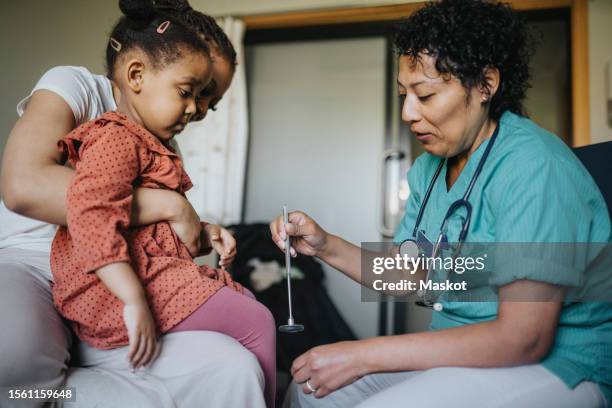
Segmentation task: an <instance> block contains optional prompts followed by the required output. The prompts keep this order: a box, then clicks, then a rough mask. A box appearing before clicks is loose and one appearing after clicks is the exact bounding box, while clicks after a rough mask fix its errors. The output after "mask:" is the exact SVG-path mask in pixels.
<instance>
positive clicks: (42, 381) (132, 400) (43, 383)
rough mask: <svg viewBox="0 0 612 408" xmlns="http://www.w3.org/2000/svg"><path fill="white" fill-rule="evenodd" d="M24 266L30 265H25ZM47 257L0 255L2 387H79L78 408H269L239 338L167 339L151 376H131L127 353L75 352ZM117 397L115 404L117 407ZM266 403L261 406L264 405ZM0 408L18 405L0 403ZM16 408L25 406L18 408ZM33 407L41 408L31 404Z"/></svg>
mask: <svg viewBox="0 0 612 408" xmlns="http://www.w3.org/2000/svg"><path fill="white" fill-rule="evenodd" d="M23 259H27V260H28V262H29V263H30V264H31V265H29V264H25V263H23V262H20V260H23ZM45 265H48V254H44V253H39V252H36V251H25V250H7V249H1V250H0V322H1V323H2V325H3V329H4V330H1V331H0V362H1V364H0V387H17V386H20V387H25V386H28V387H36V388H54V387H58V386H61V385H64V384H66V385H67V386H69V387H74V388H75V390H76V394H77V402H76V403H75V404H67V406H78V407H88V406H92V407H93V406H96V407H111V406H118V405H117V403H113V401H115V402H121V404H120V405H122V406H123V405H126V404H128V405H130V406H150V407H157V406H158V407H164V408H165V407H172V406H173V403H174V404H176V406H180V407H195V406H201V404H202V402H203V401H206V403H207V406H210V407H226V406H244V405H245V404H246V403H247V402H248V403H249V404H250V403H252V406H253V407H258V406H261V407H263V406H264V403H263V387H264V386H263V375H262V373H261V368H260V367H259V364H258V363H257V360H256V359H255V357H254V356H253V354H251V353H250V352H248V351H247V350H246V349H245V348H244V347H242V346H241V345H240V344H239V343H238V342H236V341H235V340H234V339H232V338H230V337H227V336H224V335H221V334H218V333H212V332H184V333H176V334H171V335H168V336H165V338H164V339H163V342H162V345H163V347H162V353H161V354H160V356H159V358H158V359H157V360H156V361H155V363H154V364H153V365H152V366H151V367H150V368H149V369H148V370H146V371H140V372H137V373H135V374H132V373H131V371H130V370H129V367H128V365H127V358H126V353H127V348H121V349H116V350H111V351H101V350H96V349H93V348H90V347H87V346H86V345H85V344H83V343H78V344H77V345H75V347H74V349H73V352H74V355H73V359H72V360H71V365H75V364H78V365H79V366H78V367H68V364H67V361H68V359H69V352H68V349H69V346H70V339H71V333H70V331H69V330H68V328H67V327H66V326H65V325H64V322H63V320H62V318H61V317H60V316H59V314H58V313H57V312H56V311H55V308H54V307H53V300H52V296H51V291H50V286H49V282H48V280H47V279H46V277H45V273H46V272H47V271H44V270H41V268H44V267H45ZM113 398H114V399H115V400H113ZM259 401H261V404H259ZM0 406H2V407H11V406H13V405H11V404H10V402H9V401H8V400H7V399H6V398H5V396H0ZM14 406H19V407H22V406H28V404H20V405H14ZM30 406H36V405H35V404H30Z"/></svg>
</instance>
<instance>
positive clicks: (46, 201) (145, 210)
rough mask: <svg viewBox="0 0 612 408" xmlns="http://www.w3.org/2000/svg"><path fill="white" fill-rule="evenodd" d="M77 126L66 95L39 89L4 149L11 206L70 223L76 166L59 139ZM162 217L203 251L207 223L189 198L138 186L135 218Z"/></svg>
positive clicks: (0, 184) (4, 181)
mask: <svg viewBox="0 0 612 408" xmlns="http://www.w3.org/2000/svg"><path fill="white" fill-rule="evenodd" d="M74 127H75V119H74V114H73V112H72V110H71V108H70V106H69V105H68V104H67V103H66V101H65V100H64V99H63V98H62V97H61V96H59V95H58V94H56V93H55V92H52V91H49V90H45V89H41V90H38V91H36V92H34V94H33V95H32V96H31V98H30V99H29V101H28V104H27V107H26V109H25V112H24V113H23V115H22V116H21V117H20V118H19V119H18V120H17V123H16V124H15V126H14V127H13V129H12V131H11V133H10V135H9V138H8V141H7V144H6V147H5V149H4V158H3V161H2V170H1V174H0V177H1V178H0V188H1V189H2V191H1V193H2V199H3V201H4V203H5V205H6V206H7V208H8V209H10V210H11V211H14V212H16V213H18V214H21V215H24V216H26V217H30V218H35V219H38V220H41V221H45V222H48V223H51V224H57V225H66V192H67V190H68V184H69V183H70V180H71V178H72V175H73V172H74V171H73V170H72V169H71V168H69V167H66V166H63V165H62V164H61V159H62V157H61V154H60V152H59V150H58V148H57V142H58V141H59V140H60V139H61V138H63V137H64V136H66V135H67V134H68V133H69V132H70V131H72V129H74ZM145 203H146V204H145ZM159 221H171V223H173V225H172V226H173V228H174V229H175V231H176V233H177V234H178V235H179V237H180V238H181V240H182V241H183V242H184V243H185V244H186V245H187V247H188V249H189V250H190V252H191V253H198V249H199V242H200V230H201V226H200V223H199V219H198V217H197V214H196V213H195V211H194V210H193V208H192V207H191V205H190V204H189V203H188V202H187V200H186V199H185V198H184V197H182V196H181V195H180V194H178V193H175V192H172V191H166V190H152V189H137V190H136V192H135V195H134V208H133V211H132V217H131V222H132V223H133V224H134V225H147V224H152V223H155V222H159Z"/></svg>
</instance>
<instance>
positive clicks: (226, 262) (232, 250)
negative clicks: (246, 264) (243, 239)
mask: <svg viewBox="0 0 612 408" xmlns="http://www.w3.org/2000/svg"><path fill="white" fill-rule="evenodd" d="M204 232H205V233H206V239H207V240H208V242H203V243H202V247H212V248H213V249H214V250H215V251H217V253H218V254H219V266H221V268H223V269H226V268H227V267H229V266H230V265H231V264H232V262H233V261H234V258H235V257H236V240H235V239H234V236H233V235H232V233H231V232H229V231H228V230H226V229H225V228H223V227H221V226H219V225H216V224H205V225H204Z"/></svg>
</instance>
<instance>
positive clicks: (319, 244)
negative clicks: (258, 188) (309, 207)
mask: <svg viewBox="0 0 612 408" xmlns="http://www.w3.org/2000/svg"><path fill="white" fill-rule="evenodd" d="M270 232H271V233H272V240H273V241H274V243H275V244H276V246H278V247H279V248H280V249H281V250H282V251H285V238H286V236H287V235H286V234H289V236H290V237H291V238H292V239H291V252H290V253H291V256H293V257H295V256H297V254H298V253H300V254H304V255H308V256H319V255H320V254H321V253H322V252H323V251H324V250H325V245H326V243H327V235H328V234H327V232H325V230H323V228H321V227H320V226H319V225H318V224H317V223H316V222H315V221H314V220H313V219H312V218H310V217H309V216H308V215H307V214H306V213H303V212H301V211H293V212H290V213H289V223H288V224H287V225H286V226H285V223H284V222H283V217H282V216H279V217H277V218H276V219H274V221H272V222H271V223H270ZM296 251H297V252H296Z"/></svg>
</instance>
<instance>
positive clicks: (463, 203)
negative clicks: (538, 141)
mask: <svg viewBox="0 0 612 408" xmlns="http://www.w3.org/2000/svg"><path fill="white" fill-rule="evenodd" d="M498 133H499V123H498V124H497V126H496V127H495V131H494V132H493V135H492V136H491V140H490V141H489V144H488V145H487V147H486V149H485V151H484V153H483V155H482V157H481V158H480V161H479V162H478V166H477V167H476V171H474V175H473V176H472V179H471V180H470V184H469V185H468V188H467V189H466V191H465V193H464V194H463V197H462V198H460V199H459V200H457V201H455V202H453V203H452V204H451V205H450V207H449V208H448V210H447V211H446V215H445V216H444V219H443V220H442V225H441V226H440V233H439V234H438V239H437V240H436V242H435V244H434V245H433V249H432V250H431V257H432V258H436V257H437V256H438V254H439V252H440V249H442V248H443V247H444V248H445V245H446V244H448V239H447V236H446V232H447V228H448V223H449V220H450V218H451V217H452V216H453V214H455V213H456V212H457V211H458V210H459V209H461V208H464V209H465V211H466V215H465V218H463V220H462V222H461V230H460V231H459V239H458V241H457V245H456V247H455V249H454V251H453V253H452V257H453V258H455V257H457V256H458V255H459V253H460V252H461V247H462V246H463V244H464V242H465V239H466V238H467V234H468V230H469V229H470V221H471V219H472V204H470V202H469V198H470V194H471V193H472V190H473V189H474V185H475V184H476V180H478V176H480V172H481V171H482V167H483V166H484V164H485V162H486V161H487V158H488V157H489V152H490V151H491V148H492V147H493V144H494V143H495V140H496V139H497V134H498ZM445 163H446V159H442V160H441V161H440V164H439V165H438V168H437V169H436V172H435V173H434V176H433V178H432V180H431V182H430V183H429V187H427V192H426V193H425V197H424V198H423V204H421V208H419V213H418V215H417V218H416V222H415V224H414V228H413V230H412V237H411V238H408V239H406V240H404V241H403V242H402V243H401V244H400V246H399V254H400V255H401V256H404V255H406V256H408V257H410V258H416V257H418V256H420V255H422V254H423V253H424V252H425V251H424V250H423V249H424V248H423V243H422V242H423V241H424V240H425V241H426V240H427V239H426V238H425V234H424V233H423V232H422V231H419V225H420V224H421V219H422V218H423V213H424V212H425V208H426V207H427V203H428V202H429V196H430V195H431V191H432V190H433V187H434V185H435V184H436V180H438V177H439V176H440V173H441V172H442V168H443V167H444V164H445ZM419 244H421V245H419ZM431 272H432V268H427V276H426V278H425V282H429V280H430V279H431ZM417 295H418V296H419V298H421V299H420V300H418V301H416V302H415V303H416V304H417V305H418V306H423V307H428V308H432V309H434V310H436V311H440V310H442V304H441V303H438V302H434V301H433V300H431V299H429V298H428V296H427V290H424V289H419V290H418V291H417Z"/></svg>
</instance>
